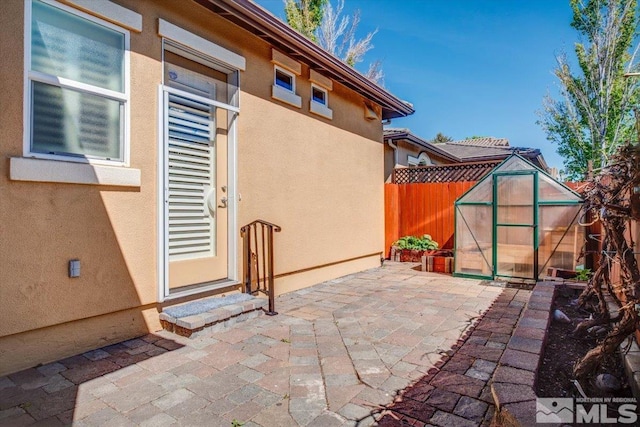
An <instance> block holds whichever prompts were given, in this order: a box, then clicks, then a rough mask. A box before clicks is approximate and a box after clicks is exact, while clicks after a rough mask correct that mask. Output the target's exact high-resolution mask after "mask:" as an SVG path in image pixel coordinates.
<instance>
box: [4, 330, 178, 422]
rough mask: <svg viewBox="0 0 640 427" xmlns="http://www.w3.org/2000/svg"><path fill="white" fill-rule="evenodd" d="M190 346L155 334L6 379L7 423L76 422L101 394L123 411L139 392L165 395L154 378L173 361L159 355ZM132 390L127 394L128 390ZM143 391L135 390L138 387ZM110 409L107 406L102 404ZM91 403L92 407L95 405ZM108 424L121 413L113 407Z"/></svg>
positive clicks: (5, 402) (5, 405)
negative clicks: (85, 404) (78, 410)
mask: <svg viewBox="0 0 640 427" xmlns="http://www.w3.org/2000/svg"><path fill="white" fill-rule="evenodd" d="M182 347H184V346H183V345H182V344H178V343H177V342H175V341H172V340H169V339H165V338H162V337H160V336H157V335H153V334H149V335H146V336H143V337H140V338H136V339H132V340H129V341H124V342H122V343H118V344H113V345H110V346H107V347H103V348H100V349H97V350H93V351H89V352H87V353H84V354H81V355H77V356H72V357H69V358H67V359H63V360H60V361H58V362H53V363H49V364H47V365H43V366H39V367H36V368H31V369H26V370H24V371H21V372H16V373H14V374H11V375H9V376H7V377H0V414H5V415H6V417H5V418H3V419H2V420H0V424H2V425H27V424H31V423H34V422H38V423H41V424H42V425H60V424H64V425H71V423H72V422H73V421H74V418H76V419H77V418H81V417H82V416H83V415H81V414H76V413H75V412H76V407H78V406H79V405H78V403H79V402H88V401H91V400H93V399H95V397H96V396H100V397H101V399H102V400H103V401H105V402H107V403H108V404H109V405H110V406H113V407H114V408H116V410H118V411H126V410H129V409H133V408H134V407H136V406H137V403H136V396H140V398H142V399H144V398H145V396H149V395H150V394H153V393H156V394H158V395H159V396H160V395H162V394H165V393H166V391H165V390H164V389H163V387H162V385H161V384H160V381H158V382H153V380H152V377H153V376H155V375H157V374H158V373H160V372H165V374H164V375H165V377H163V378H164V381H165V382H167V383H171V382H170V380H167V378H166V376H167V375H168V374H166V372H168V371H169V370H170V369H171V367H172V366H167V365H168V363H169V361H172V362H171V363H175V361H173V359H166V358H161V357H160V358H157V357H156V356H159V355H162V354H163V353H167V352H170V351H173V350H176V349H179V348H182ZM125 387H126V388H127V389H128V390H129V392H128V393H126V394H124V393H121V389H122V388H125ZM135 388H137V389H139V393H134V394H133V395H132V394H131V390H132V389H135ZM100 404H102V405H103V406H104V408H105V409H109V408H108V407H107V406H106V405H105V404H103V403H100ZM90 406H91V405H90ZM108 412H109V413H107V414H105V417H106V418H105V419H104V422H106V421H108V420H109V419H112V418H113V417H114V416H116V415H117V414H116V412H115V411H113V409H111V410H110V411H108Z"/></svg>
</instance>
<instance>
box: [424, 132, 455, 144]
mask: <svg viewBox="0 0 640 427" xmlns="http://www.w3.org/2000/svg"><path fill="white" fill-rule="evenodd" d="M451 141H453V138H451V137H450V136H447V135H445V134H443V133H442V132H438V134H437V135H436V137H435V138H433V139H432V140H431V141H429V142H431V143H433V144H441V143H443V142H451Z"/></svg>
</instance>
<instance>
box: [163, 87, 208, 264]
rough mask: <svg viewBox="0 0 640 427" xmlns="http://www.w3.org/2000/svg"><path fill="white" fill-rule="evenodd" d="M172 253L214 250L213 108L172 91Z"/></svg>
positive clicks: (169, 127)
mask: <svg viewBox="0 0 640 427" xmlns="http://www.w3.org/2000/svg"><path fill="white" fill-rule="evenodd" d="M166 108H167V109H168V111H167V117H168V123H167V131H168V132H167V133H168V141H167V143H168V167H169V170H168V178H169V181H168V200H169V207H168V208H169V212H168V220H169V248H168V249H169V257H170V259H188V258H196V257H201V256H212V255H214V249H215V245H214V237H215V233H214V231H215V230H214V225H215V224H214V218H213V212H212V211H213V209H214V208H215V206H209V203H211V202H215V195H214V194H213V193H212V191H213V189H214V188H215V187H214V176H213V161H214V159H213V156H214V152H213V143H212V141H213V135H214V120H213V107H212V106H210V105H209V104H207V103H204V102H201V101H199V100H196V99H194V97H190V96H189V95H188V94H186V93H185V94H184V95H178V94H175V93H169V94H168V105H167V106H166Z"/></svg>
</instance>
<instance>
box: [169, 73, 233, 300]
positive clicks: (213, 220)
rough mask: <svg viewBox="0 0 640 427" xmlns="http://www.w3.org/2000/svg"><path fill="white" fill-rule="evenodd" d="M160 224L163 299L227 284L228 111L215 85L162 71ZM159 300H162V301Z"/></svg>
mask: <svg viewBox="0 0 640 427" xmlns="http://www.w3.org/2000/svg"><path fill="white" fill-rule="evenodd" d="M165 73H166V80H165V81H166V84H165V86H164V87H163V90H162V94H163V114H164V120H163V121H164V147H163V148H164V165H165V168H164V169H165V171H164V224H165V230H164V234H165V237H164V238H165V257H166V260H165V261H166V262H165V265H166V270H167V271H166V272H165V275H166V278H165V280H166V294H167V295H169V294H174V293H180V292H182V291H189V292H190V293H193V291H197V290H198V289H199V288H207V287H209V288H210V287H211V286H212V285H215V284H216V283H218V282H221V281H225V280H227V279H228V278H229V258H228V257H229V232H228V231H229V230H228V227H229V205H230V203H232V200H230V197H229V194H228V188H229V187H228V185H229V184H228V180H229V170H228V169H229V168H228V165H229V162H228V137H229V132H228V126H229V123H231V120H229V117H230V115H233V114H235V113H234V112H231V111H228V110H227V109H225V108H224V106H221V105H220V102H216V100H215V99H216V80H215V79H214V78H210V77H208V76H206V75H202V74H199V73H197V72H194V71H192V70H188V69H185V68H181V67H179V66H175V65H168V66H167V67H166V72H165ZM167 295H165V296H167Z"/></svg>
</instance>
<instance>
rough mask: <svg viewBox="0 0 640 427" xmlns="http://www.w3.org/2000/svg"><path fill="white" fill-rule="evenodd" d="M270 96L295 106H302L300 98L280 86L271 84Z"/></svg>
mask: <svg viewBox="0 0 640 427" xmlns="http://www.w3.org/2000/svg"><path fill="white" fill-rule="evenodd" d="M271 97H272V98H275V99H277V100H279V101H282V102H284V103H287V104H289V105H292V106H294V107H297V108H302V98H300V97H299V96H298V95H296V94H295V93H291V92H289V91H288V90H286V89H283V88H281V87H280V86H276V85H273V86H271Z"/></svg>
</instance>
